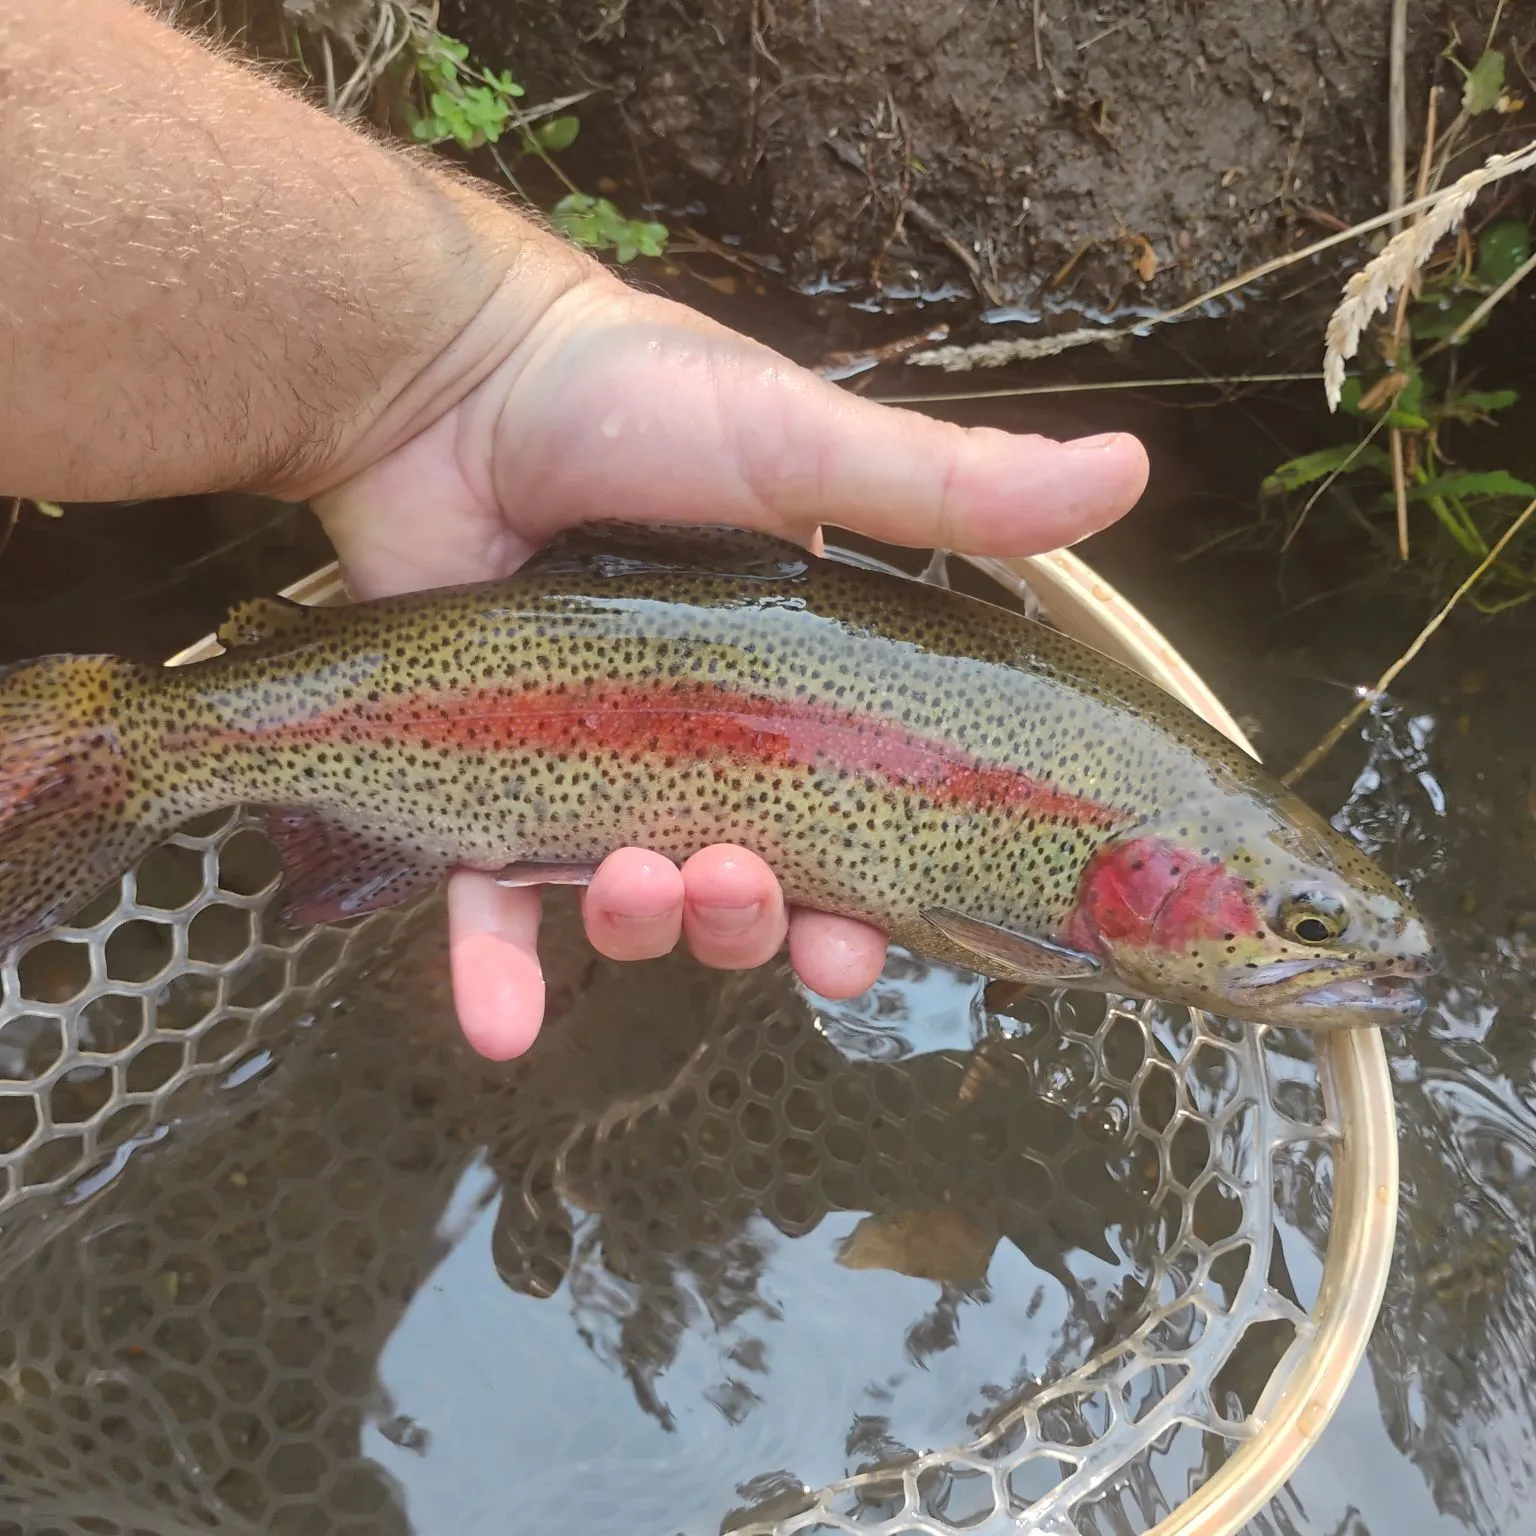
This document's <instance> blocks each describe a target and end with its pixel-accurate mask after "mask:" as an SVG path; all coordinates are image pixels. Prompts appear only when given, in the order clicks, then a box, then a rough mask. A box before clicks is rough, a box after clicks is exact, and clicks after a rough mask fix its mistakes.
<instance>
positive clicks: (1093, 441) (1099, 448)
mask: <svg viewBox="0 0 1536 1536" xmlns="http://www.w3.org/2000/svg"><path fill="white" fill-rule="evenodd" d="M1124 436H1125V433H1123V432H1100V433H1098V434H1097V435H1096V436H1094V437H1074V438H1072V439H1071V440H1070V441H1068V442H1066V443H1063V444H1062V447H1064V448H1067V449H1069V450H1070V451H1071V452H1073V453H1103V451H1104V450H1105V449H1106V448H1112V447H1114V445H1115V444H1116V443H1118V442H1119V441H1120V439H1121V438H1122V437H1124Z"/></svg>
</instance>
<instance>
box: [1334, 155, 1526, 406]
mask: <svg viewBox="0 0 1536 1536" xmlns="http://www.w3.org/2000/svg"><path fill="white" fill-rule="evenodd" d="M1533 166H1536V143H1533V144H1527V145H1526V146H1525V148H1524V149H1519V150H1515V151H1513V152H1512V153H1511V154H1507V155H1491V156H1490V157H1489V158H1488V160H1487V162H1486V163H1485V164H1483V165H1481V166H1479V167H1478V168H1477V169H1476V170H1474V171H1468V172H1467V174H1466V175H1465V176H1463V177H1462V178H1461V179H1460V180H1459V181H1456V182H1453V183H1452V184H1451V185H1450V186H1448V187H1447V188H1446V189H1445V190H1444V191H1443V192H1441V193H1439V194H1437V195H1436V197H1435V199H1434V201H1433V203H1432V205H1431V206H1430V207H1429V209H1428V210H1427V211H1426V212H1425V215H1424V217H1423V218H1422V219H1421V220H1419V222H1418V223H1417V224H1413V225H1411V226H1410V227H1409V228H1407V229H1405V230H1403V231H1402V233H1401V234H1397V235H1394V236H1393V237H1392V238H1391V239H1390V240H1389V241H1388V242H1387V243H1386V245H1385V246H1384V247H1383V248H1382V250H1381V251H1380V253H1379V254H1378V255H1376V256H1373V257H1372V258H1371V260H1370V261H1368V262H1367V263H1366V264H1365V265H1364V266H1363V267H1361V269H1360V270H1359V271H1358V272H1356V273H1355V274H1354V276H1353V277H1351V278H1350V280H1349V281H1348V282H1347V283H1346V284H1345V285H1344V298H1343V301H1342V302H1341V303H1340V305H1339V307H1338V308H1337V309H1336V310H1334V312H1333V316H1332V318H1331V319H1330V320H1329V322H1328V331H1327V341H1326V345H1325V347H1324V350H1323V390H1324V393H1325V394H1326V395H1327V397H1328V408H1329V410H1337V409H1338V404H1339V392H1340V390H1341V389H1342V388H1343V386H1344V365H1345V364H1346V363H1347V362H1348V361H1349V359H1350V358H1352V357H1353V356H1354V355H1355V353H1356V352H1358V351H1359V349H1360V337H1361V334H1362V333H1363V332H1364V330H1365V328H1366V326H1368V325H1369V324H1370V323H1371V321H1372V320H1373V319H1375V317H1376V316H1377V315H1378V314H1380V313H1381V312H1382V310H1384V309H1385V308H1386V307H1387V305H1388V304H1390V303H1391V301H1392V296H1393V295H1394V294H1395V293H1396V292H1397V291H1398V290H1399V289H1400V288H1402V287H1403V286H1404V285H1405V284H1407V283H1409V282H1411V281H1412V279H1413V275H1414V273H1415V272H1417V271H1418V270H1419V268H1420V267H1422V266H1423V265H1424V264H1425V262H1427V261H1428V260H1429V258H1430V256H1431V255H1432V254H1433V253H1434V249H1435V247H1436V246H1437V245H1438V244H1439V243H1440V240H1441V238H1442V237H1443V236H1444V235H1446V234H1448V233H1449V232H1450V231H1451V230H1453V229H1455V228H1456V226H1457V225H1458V224H1460V223H1461V221H1462V219H1463V217H1465V215H1466V211H1467V209H1468V208H1469V207H1470V206H1471V204H1472V200H1473V199H1474V198H1475V197H1476V196H1477V194H1478V193H1479V192H1481V191H1482V190H1483V188H1484V187H1486V186H1489V185H1491V184H1492V183H1493V182H1495V181H1501V180H1502V179H1503V178H1504V177H1506V176H1513V175H1515V174H1516V173H1517V172H1519V171H1525V170H1530V169H1531V168H1532V167H1533Z"/></svg>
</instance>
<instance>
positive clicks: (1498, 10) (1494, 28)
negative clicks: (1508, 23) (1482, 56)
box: [1483, 0, 1504, 53]
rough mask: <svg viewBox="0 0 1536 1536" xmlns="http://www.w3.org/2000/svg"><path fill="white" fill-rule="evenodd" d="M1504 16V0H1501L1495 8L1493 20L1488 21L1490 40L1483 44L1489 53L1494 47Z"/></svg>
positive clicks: (1484, 50)
mask: <svg viewBox="0 0 1536 1536" xmlns="http://www.w3.org/2000/svg"><path fill="white" fill-rule="evenodd" d="M1503 17H1504V0H1499V3H1498V4H1497V5H1496V6H1494V8H1493V20H1492V21H1490V22H1489V23H1488V41H1487V42H1486V43H1484V44H1483V52H1484V53H1487V52H1488V50H1489V49H1490V48H1492V47H1493V39H1494V35H1495V34H1496V33H1497V32H1498V30H1499V22H1500V21H1501V20H1503Z"/></svg>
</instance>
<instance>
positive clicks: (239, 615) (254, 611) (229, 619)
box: [214, 597, 309, 648]
mask: <svg viewBox="0 0 1536 1536" xmlns="http://www.w3.org/2000/svg"><path fill="white" fill-rule="evenodd" d="M308 614H309V609H307V608H306V607H305V606H304V605H303V603H295V602H292V601H290V599H288V598H286V597H252V598H248V599H247V600H246V601H245V602H243V603H236V604H235V606H234V607H233V608H231V609H230V610H229V612H228V613H227V614H226V615H225V616H224V622H223V623H222V624H220V625H219V627H218V629H217V630H215V631H214V637H215V639H217V640H218V642H219V644H220V645H222V646H226V647H229V648H234V647H236V646H242V645H265V644H266V642H267V641H269V640H276V639H277V638H278V637H279V636H281V635H286V634H290V633H292V631H293V630H294V629H296V628H297V627H298V626H299V625H300V624H302V623H303V622H304V620H305V618H306V617H307V616H308Z"/></svg>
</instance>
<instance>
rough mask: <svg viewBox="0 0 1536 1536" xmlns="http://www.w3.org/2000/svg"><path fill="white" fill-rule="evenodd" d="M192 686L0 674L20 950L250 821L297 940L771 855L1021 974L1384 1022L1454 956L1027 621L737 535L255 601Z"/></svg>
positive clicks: (1231, 760)
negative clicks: (217, 817)
mask: <svg viewBox="0 0 1536 1536" xmlns="http://www.w3.org/2000/svg"><path fill="white" fill-rule="evenodd" d="M218 635H219V639H220V641H221V643H222V644H223V646H224V647H225V650H224V652H223V654H221V655H218V656H216V657H213V658H211V659H209V660H206V661H202V662H199V663H195V664H192V665H187V666H184V667H177V668H164V667H159V668H157V667H148V666H144V665H141V664H138V663H135V662H132V661H129V660H125V659H122V658H118V657H112V656H75V655H59V656H49V657H42V658H39V659H37V660H33V661H30V662H21V663H17V664H15V665H13V666H10V667H8V668H7V669H5V671H4V672H3V674H0V753H3V761H0V943H3V944H5V945H11V944H14V943H16V942H19V941H21V940H23V939H26V938H28V937H30V936H34V935H37V934H39V933H41V932H44V931H47V930H48V929H50V928H52V927H54V926H56V925H58V924H59V923H61V922H62V921H64V920H66V919H67V918H68V917H69V916H70V915H71V914H72V913H74V912H76V911H77V910H78V909H79V908H80V907H81V906H82V905H83V904H84V903H85V902H86V901H88V900H90V899H92V898H93V897H94V896H95V895H96V894H98V893H99V892H100V891H101V890H103V889H105V888H106V887H108V886H109V885H110V884H111V882H112V881H113V880H115V879H117V878H119V877H120V876H121V874H122V873H123V872H124V871H125V870H126V869H127V868H129V867H130V866H131V865H132V863H133V862H134V860H135V859H137V858H138V857H139V856H140V855H142V854H143V853H144V852H146V851H147V850H148V849H149V848H151V847H152V846H154V845H155V844H156V843H157V842H158V841H159V840H160V839H161V838H163V837H164V836H165V835H166V834H167V833H168V832H170V831H172V830H174V829H175V828H176V827H177V826H179V825H181V824H182V823H184V822H185V821H187V820H189V819H191V818H193V817H196V816H198V815H201V814H204V813H207V812H210V811H213V810H217V809H220V808H225V807H229V806H232V805H236V804H243V805H246V806H248V807H249V808H251V809H252V811H253V812H254V813H255V814H256V815H258V816H259V817H260V818H261V820H262V822H263V824H264V825H265V827H266V830H267V832H268V833H269V835H270V836H271V838H272V839H273V841H274V842H275V843H276V845H277V849H278V853H279V856H280V860H281V865H282V871H283V881H282V887H283V888H282V898H281V900H282V907H281V912H282V916H283V918H284V919H285V920H286V921H287V922H289V923H290V924H295V925H307V924H313V923H329V922H340V921H345V920H347V919H350V918H354V917H359V916H362V915H363V914H365V913H368V912H371V911H376V910H379V909H381V908H384V907H388V906H391V905H394V904H396V903H400V902H404V901H407V900H410V899H412V898H414V897H416V896H419V895H421V894H423V893H425V892H426V891H428V890H429V889H430V888H432V887H433V886H434V885H435V883H436V882H438V881H439V880H440V879H441V878H442V877H443V876H444V875H445V874H446V872H447V871H448V870H449V869H451V868H454V867H467V868H470V869H476V870H483V871H487V872H490V873H492V874H493V875H495V876H496V877H497V878H498V879H501V880H502V881H503V882H505V883H508V884H519V883H528V884H540V883H550V882H556V883H574V884H580V883H582V882H584V881H586V880H588V879H590V877H591V873H592V871H593V870H594V869H595V868H596V866H597V864H598V863H599V862H600V861H601V860H602V858H603V857H604V856H605V855H607V854H608V853H609V852H611V851H613V850H614V849H615V848H618V847H621V846H625V845H638V846H641V847H645V848H649V849H652V850H654V851H655V852H657V853H660V854H662V855H665V856H667V857H670V858H672V859H675V860H682V859H685V858H687V857H688V856H689V855H690V854H692V853H693V852H695V851H696V850H698V849H700V848H702V847H705V846H706V845H708V844H711V843H719V842H729V843H735V844H738V845H740V846H743V847H745V848H748V849H750V850H752V851H753V852H755V853H757V854H759V855H761V856H762V857H763V858H764V859H765V860H766V861H767V862H768V864H769V865H770V866H771V867H772V869H773V870H774V871H775V873H776V874H777V876H778V878H779V881H780V883H781V885H782V887H783V889H784V892H785V895H786V898H787V899H788V900H789V901H790V902H791V903H792V904H794V905H796V906H800V907H807V908H815V909H818V910H821V911H825V912H831V913H838V914H842V915H844V916H847V917H850V918H857V919H860V920H862V921H864V922H867V923H871V924H873V925H874V926H876V927H878V928H880V929H882V930H883V931H884V932H885V933H886V934H888V935H889V936H890V938H891V939H892V940H893V941H894V942H896V943H898V944H900V945H903V946H905V947H906V948H907V949H909V950H910V951H912V952H914V953H915V954H917V955H919V956H921V957H925V958H927V959H929V960H933V961H937V962H940V963H945V964H950V965H954V966H958V967H961V968H963V969H966V970H969V971H972V972H975V973H976V974H978V975H979V976H982V977H986V978H990V979H992V980H993V981H995V982H999V983H1011V984H1015V985H1019V986H1044V987H1072V988H1078V989H1084V990H1092V991H1100V992H1106V993H1111V994H1114V995H1117V996H1126V997H1148V998H1154V999H1160V1000H1164V1001H1168V1002H1175V1003H1185V1004H1189V1005H1192V1006H1195V1007H1199V1008H1203V1009H1206V1010H1209V1011H1211V1012H1214V1013H1217V1014H1220V1015H1223V1016H1226V1017H1230V1018H1236V1019H1240V1020H1244V1021H1248V1022H1252V1023H1256V1024H1275V1025H1284V1026H1297V1027H1303V1028H1314V1029H1324V1028H1334V1027H1351V1026H1375V1025H1384V1024H1400V1023H1406V1022H1409V1021H1411V1020H1412V1019H1413V1018H1414V1017H1416V1016H1417V1015H1418V1014H1419V1013H1420V1012H1421V1011H1422V1009H1423V1007H1424V995H1423V984H1424V980H1425V978H1426V977H1428V976H1429V975H1431V974H1432V973H1433V972H1434V970H1435V969H1437V967H1438V965H1439V954H1438V950H1437V949H1436V946H1435V942H1434V939H1433V936H1432V935H1431V933H1430V931H1429V929H1428V927H1427V925H1426V923H1425V921H1424V919H1423V918H1422V917H1421V916H1420V915H1419V914H1418V912H1417V911H1416V910H1415V909H1414V906H1413V904H1412V902H1411V901H1410V899H1409V898H1408V897H1407V895H1405V894H1404V893H1403V892H1402V891H1400V890H1399V889H1398V888H1397V887H1396V886H1395V885H1394V884H1393V882H1392V881H1391V880H1390V879H1389V878H1388V876H1387V875H1386V874H1385V873H1384V872H1383V871H1382V870H1381V869H1380V868H1379V867H1378V866H1377V865H1376V864H1375V863H1374V862H1373V861H1372V860H1371V859H1369V858H1368V857H1367V856H1366V855H1365V854H1364V853H1363V852H1362V851H1361V850H1360V849H1359V848H1357V847H1356V846H1355V845H1354V844H1353V843H1352V842H1350V841H1349V840H1348V839H1347V838H1346V837H1344V836H1342V835H1341V834H1340V833H1339V832H1338V831H1336V830H1335V829H1334V828H1333V827H1332V826H1331V825H1330V824H1329V823H1328V822H1327V821H1326V820H1325V819H1324V818H1323V817H1322V816H1320V815H1319V814H1318V813H1317V812H1316V811H1314V810H1313V809H1311V808H1310V807H1309V806H1308V805H1306V804H1305V803H1304V802H1303V801H1302V800H1301V799H1300V798H1299V797H1298V796H1297V795H1296V794H1295V793H1294V792H1292V791H1291V790H1289V789H1287V788H1286V787H1284V786H1283V785H1281V784H1280V783H1279V782H1278V781H1277V780H1275V779H1274V778H1273V777H1271V776H1270V775H1269V774H1268V773H1267V772H1266V771H1265V770H1264V769H1263V768H1262V767H1261V766H1260V765H1259V764H1258V763H1257V762H1256V761H1254V760H1253V759H1252V758H1251V757H1250V756H1249V755H1248V754H1247V753H1246V752H1244V751H1243V750H1242V749H1241V748H1240V747H1238V746H1237V745H1235V744H1234V743H1233V742H1231V741H1229V740H1228V739H1227V738H1226V737H1225V736H1223V735H1221V733H1220V732H1218V731H1216V730H1215V729H1213V728H1212V727H1210V726H1209V725H1207V724H1206V723H1205V722H1204V721H1203V720H1201V719H1200V718H1199V717H1198V716H1196V715H1195V714H1194V713H1192V712H1191V711H1190V710H1188V709H1186V708H1185V707H1184V706H1183V705H1182V704H1181V703H1179V702H1178V701H1177V700H1175V699H1173V698H1172V697H1171V696H1170V695H1168V694H1167V693H1166V692H1164V691H1163V690H1162V689H1160V688H1158V687H1157V686H1156V685H1155V684H1154V683H1152V682H1150V681H1148V680H1147V679H1145V678H1143V677H1142V676H1141V675H1140V674H1138V673H1136V672H1134V671H1132V670H1130V669H1128V668H1126V667H1124V666H1122V665H1120V664H1119V663H1117V662H1114V661H1112V660H1110V659H1108V658H1106V657H1105V656H1103V655H1101V654H1099V653H1098V652H1096V651H1094V650H1092V649H1090V648H1089V647H1087V646H1084V645H1082V644H1079V643H1078V642H1076V641H1074V640H1072V639H1071V638H1069V637H1067V636H1065V635H1063V634H1061V633H1060V632H1059V631H1056V630H1054V629H1052V628H1050V627H1049V626H1046V625H1043V624H1039V623H1036V622H1033V621H1031V620H1030V619H1028V618H1026V617H1025V616H1024V615H1022V614H1020V613H1018V612H1016V611H1013V610H1010V609H1007V608H1004V607H1002V606H999V605H997V604H994V603H989V602H986V601H984V600H982V599H978V598H974V597H969V596H967V595H964V594H962V593H959V592H956V591H952V590H949V589H947V588H944V587H940V586H935V585H930V584H924V583H921V582H918V581H914V580H912V579H910V578H906V577H903V576H899V575H896V574H893V573H888V572H882V571H878V570H873V569H869V568H866V567H863V566H860V565H857V564H855V563H853V562H850V561H844V560H838V559H832V558H825V557H823V556H818V555H813V554H811V553H810V552H808V551H807V550H806V549H804V548H802V547H801V546H799V545H797V544H793V543H790V542H788V541H785V540H781V539H777V538H773V537H771V536H768V535H762V534H756V533H750V532H746V531H742V530H739V529H723V528H714V527H705V526H688V525H670V526H667V527H663V528H654V527H644V528H642V527H638V526H631V525H626V524H614V523H605V524H599V523H591V524H585V525H582V526H580V527H578V528H575V529H571V530H568V531H567V532H565V533H564V534H562V535H559V536H557V537H556V538H555V539H553V540H552V541H551V542H550V543H549V544H548V545H546V546H545V548H544V549H543V550H541V551H540V552H538V553H537V554H535V556H534V557H533V558H532V560H530V562H529V563H528V564H527V565H525V566H524V567H522V568H521V569H520V570H519V571H517V572H516V573H514V574H513V575H512V576H510V577H508V578H506V579H504V580H500V581H492V582H485V583H479V584H474V585H468V586H462V587H454V588H440V589H436V590H432V591H425V592H417V593H412V594H408V595H404V596H398V597H390V598H384V599H380V600H376V601H369V602H360V603H356V604H352V605H348V606H343V607H335V608H306V607H303V606H301V605H298V604H295V603H291V602H287V601H285V600H281V599H269V598H258V599H255V600H252V601H250V602H247V603H243V604H241V605H239V606H238V607H237V608H235V609H234V610H232V612H231V614H230V616H229V618H228V619H227V620H226V622H225V623H224V625H223V626H222V627H221V628H220V630H219V631H218Z"/></svg>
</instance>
